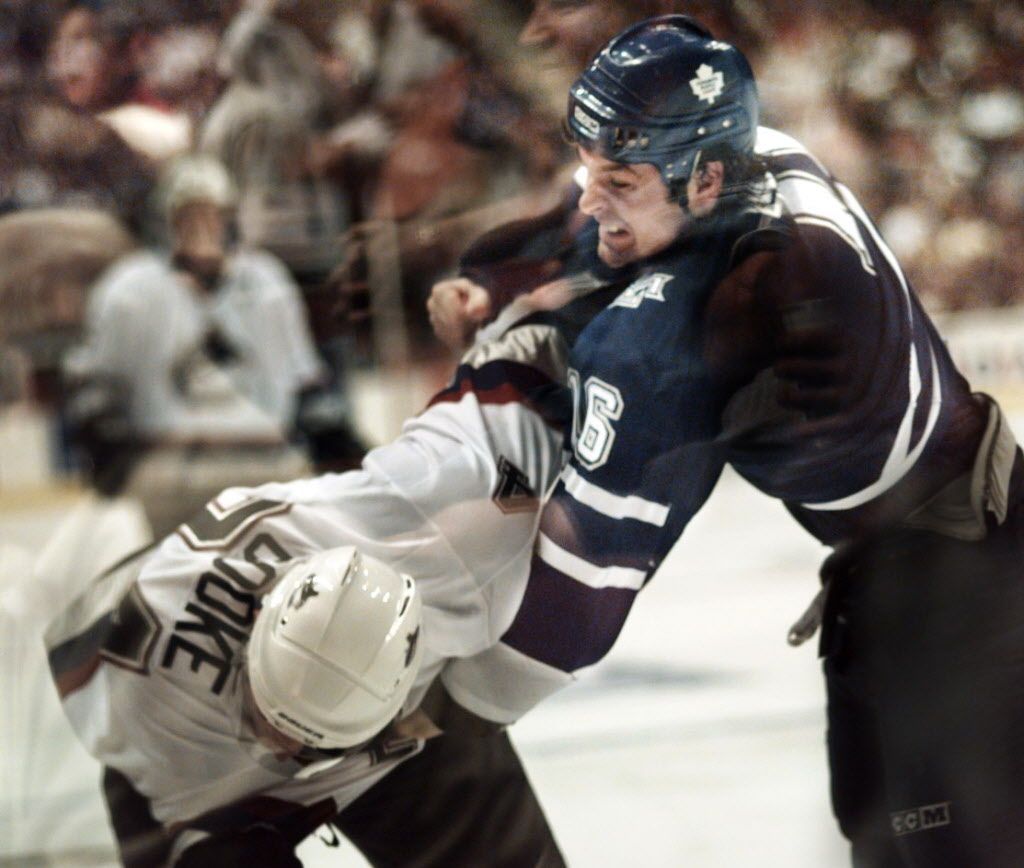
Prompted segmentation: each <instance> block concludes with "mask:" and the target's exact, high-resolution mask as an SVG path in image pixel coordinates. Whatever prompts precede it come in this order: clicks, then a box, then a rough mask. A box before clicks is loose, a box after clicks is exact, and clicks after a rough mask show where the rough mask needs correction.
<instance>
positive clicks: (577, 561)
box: [537, 533, 647, 591]
mask: <svg viewBox="0 0 1024 868" xmlns="http://www.w3.org/2000/svg"><path fill="white" fill-rule="evenodd" d="M537 556H538V557H539V558H540V559H541V560H542V561H544V563H546V564H548V565H549V566H552V567H554V568H555V569H556V570H558V571H559V572H560V573H565V575H567V576H569V577H570V578H573V579H575V580H576V581H577V582H580V583H582V584H584V585H587V586H588V587H590V588H595V589H600V588H626V589H628V590H631V591H639V590H640V589H641V588H642V587H643V586H644V581H645V579H646V578H647V574H646V573H645V572H644V571H643V570H634V569H632V568H631V567H617V566H610V567H599V566H597V565H596V564H592V563H590V561H585V560H584V559H583V558H581V557H579V556H578V555H574V554H573V553H572V552H569V551H566V550H565V549H563V548H562V547H561V546H560V545H558V543H556V542H555V541H554V540H552V539H551V538H550V537H548V536H546V535H545V534H544V533H539V534H537Z"/></svg>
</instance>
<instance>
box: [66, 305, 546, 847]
mask: <svg viewBox="0 0 1024 868" xmlns="http://www.w3.org/2000/svg"><path fill="white" fill-rule="evenodd" d="M565 360H566V351H565V347H564V345H563V343H562V340H561V338H559V337H558V336H557V335H556V333H555V331H554V330H553V329H552V328H550V327H547V326H540V325H534V326H522V327H520V328H517V329H514V330H512V331H511V332H509V333H508V334H507V335H506V336H504V337H503V338H502V339H500V340H499V341H496V342H493V343H491V344H488V345H486V346H482V347H479V348H476V349H474V350H472V351H471V352H470V353H469V354H468V355H467V356H466V358H464V359H463V362H462V364H461V365H460V366H459V368H458V370H457V371H456V374H455V377H454V379H453V381H452V383H451V385H450V386H449V387H448V388H446V389H444V390H443V391H442V392H440V393H439V394H438V395H437V396H435V398H434V399H433V401H432V402H431V404H430V405H429V406H428V408H427V409H426V410H425V411H424V412H423V413H422V414H420V415H419V416H417V417H415V418H414V419H412V420H410V421H409V422H407V423H406V425H405V427H404V428H403V431H402V433H401V435H400V436H399V437H398V438H397V439H396V440H395V441H394V442H393V443H390V444H388V445H385V446H382V447H379V448H377V449H375V450H373V451H372V452H370V453H369V454H368V455H367V457H366V459H365V461H364V463H363V467H362V469H361V470H358V471H353V472H349V473H345V474H340V475H338V474H332V475H326V476H321V477H317V478H313V479H306V480H298V481H294V482H289V483H271V484H267V485H263V486H260V487H258V488H252V489H241V488H236V489H229V490H227V491H225V492H224V493H223V494H222V495H221V496H219V497H218V498H216V499H215V500H214V501H212V502H211V503H209V504H208V505H207V507H206V508H205V510H204V511H202V512H201V513H200V514H199V515H198V516H196V517H195V518H193V519H192V520H191V521H189V522H187V523H186V524H183V525H182V526H180V527H179V528H178V529H177V531H176V532H175V533H173V534H172V535H170V536H169V537H167V538H166V539H165V540H164V541H163V542H162V543H161V544H160V545H159V546H158V547H157V548H155V549H153V550H150V551H149V552H147V553H144V554H142V555H140V556H137V557H136V558H134V559H133V560H130V561H129V562H127V563H126V564H124V565H122V566H121V567H119V568H116V569H115V570H113V571H111V572H108V573H107V574H106V575H105V576H103V577H101V578H100V579H99V580H97V581H96V582H95V583H93V584H92V585H91V587H90V588H89V589H88V590H87V592H86V593H85V594H84V595H83V596H81V597H80V598H78V599H77V600H76V601H75V602H74V603H73V604H72V605H71V607H70V608H69V609H68V610H67V611H66V612H65V613H64V614H63V615H62V616H60V617H59V618H58V619H57V620H56V621H55V622H54V623H53V624H52V625H51V627H50V629H49V631H48V633H47V647H48V650H49V658H50V665H51V669H52V672H53V675H54V679H55V681H56V683H57V687H58V692H59V693H60V695H61V697H62V700H63V704H64V709H65V711H66V713H67V715H68V717H69V719H70V720H71V722H72V725H73V726H74V728H75V730H76V731H77V733H78V735H79V737H80V738H81V739H82V741H83V742H84V744H85V745H86V747H87V748H88V749H89V751H90V752H91V753H92V754H93V755H94V756H96V757H97V758H98V759H99V760H100V761H101V762H103V763H104V764H105V765H107V766H110V767H112V768H115V769H117V770H118V771H120V772H121V773H123V774H124V775H126V776H127V777H128V778H129V779H130V781H131V782H132V784H133V785H134V786H135V788H136V789H137V790H138V791H139V792H140V793H141V794H143V795H144V796H145V797H146V798H147V799H148V800H149V802H150V807H151V810H152V812H153V815H154V816H155V817H156V819H157V820H159V821H160V822H161V823H162V824H164V826H165V827H167V828H168V829H169V830H171V831H172V832H174V833H177V832H179V831H182V830H189V833H188V835H186V836H184V837H181V836H179V844H178V846H177V851H178V852H180V849H181V846H182V844H181V842H183V841H184V842H190V841H191V840H195V836H196V832H195V830H201V829H204V828H208V824H204V817H209V816H210V815H211V812H213V811H215V810H216V811H220V810H221V809H223V808H224V807H225V806H230V805H239V804H244V803H246V802H250V803H251V802H253V800H256V801H261V803H262V804H263V805H264V806H265V805H266V804H268V800H271V801H275V802H283V803H287V804H291V805H311V804H313V803H316V802H319V801H321V800H323V799H331V800H333V803H334V806H335V807H336V808H338V809H340V808H341V807H344V806H345V805H346V804H348V803H349V802H350V801H352V800H353V799H354V798H355V797H357V796H358V795H359V794H360V793H362V792H363V791H365V790H366V789H367V788H369V786H371V785H372V784H373V783H374V782H375V781H377V780H378V779H379V778H381V777H382V776H383V775H384V774H386V772H387V771H388V770H389V769H390V768H392V767H393V766H394V765H395V764H397V762H399V761H400V760H401V758H403V757H404V756H407V755H410V754H411V753H412V752H415V749H416V748H417V745H408V744H407V745H405V747H404V752H403V750H399V751H398V752H397V753H389V751H391V750H393V749H394V747H395V746H394V745H390V746H389V745H384V746H382V745H379V744H378V745H376V746H375V747H374V749H369V750H366V751H363V752H360V753H357V754H355V755H351V756H348V757H346V758H344V759H342V760H340V761H337V762H335V763H334V764H331V765H329V766H328V767H326V768H324V767H316V766H309V767H305V768H304V767H302V766H301V765H300V764H299V763H297V762H296V761H295V760H285V761H278V760H276V759H274V758H273V756H271V755H269V754H268V753H267V752H266V750H265V749H263V748H262V747H260V746H259V745H258V743H256V742H255V741H254V740H253V739H252V738H251V737H248V736H247V732H246V730H245V726H244V723H242V716H243V715H242V708H243V703H242V698H241V692H242V691H241V690H240V689H239V688H238V684H237V681H238V679H237V677H236V676H237V674H238V670H239V666H240V654H239V651H240V649H242V648H243V647H244V646H245V644H246V642H247V640H248V637H249V633H250V630H251V627H252V624H253V620H254V616H255V614H256V612H257V609H258V606H259V601H260V599H261V597H262V595H263V594H264V593H266V592H267V590H268V589H269V588H270V587H272V586H273V584H274V583H275V582H276V581H277V580H278V578H279V577H280V575H282V574H283V572H284V571H285V569H286V568H287V566H288V565H289V564H290V563H291V562H292V561H293V560H294V559H296V558H301V557H304V556H306V555H309V554H311V553H313V552H317V551H321V550H323V549H327V548H333V547H336V546H340V545H349V544H352V545H355V546H357V547H359V548H360V549H361V550H362V551H363V552H365V553H367V554H370V555H372V556H374V557H377V558H380V559H381V560H383V561H385V562H387V563H389V564H390V565H392V566H393V567H395V568H396V569H398V570H400V571H402V572H405V573H408V574H409V575H411V576H412V577H413V578H415V579H416V581H417V582H418V583H419V587H420V589H421V592H422V595H423V601H424V628H423V634H422V641H423V643H424V646H425V653H424V663H423V667H422V670H421V673H420V675H419V677H418V679H417V681H416V684H415V686H414V688H413V691H412V693H411V695H410V697H409V700H408V702H407V704H406V708H405V710H406V711H408V710H411V709H412V708H414V707H415V706H416V705H417V704H418V703H419V701H420V700H421V699H422V697H423V694H424V693H425V692H426V689H427V687H428V685H429V683H430V682H431V681H432V680H433V678H434V677H435V676H436V675H437V674H438V673H439V672H440V671H441V670H442V668H443V667H444V666H445V661H446V660H448V659H450V658H452V657H459V656H469V655H473V654H475V653H477V652H479V651H481V650H483V649H485V648H487V647H489V646H490V645H491V644H493V643H494V642H495V641H497V639H498V637H499V636H501V634H502V633H503V631H504V630H505V629H506V628H507V627H508V625H509V623H510V621H511V618H512V616H513V614H514V612H515V610H516V608H517V606H518V604H519V600H520V597H521V595H522V593H523V589H524V587H525V581H526V576H527V573H528V568H529V561H530V554H531V550H532V546H533V538H534V535H535V532H536V524H537V516H538V510H539V505H540V500H541V498H542V496H543V495H544V493H545V492H546V491H547V489H548V488H549V487H550V486H551V484H552V483H553V482H554V480H555V478H556V477H557V474H558V471H559V468H560V465H561V458H562V454H561V444H562V436H561V433H560V430H559V424H558V423H559V420H560V419H561V415H560V414H561V411H562V407H563V405H562V401H563V398H564V393H563V390H562V387H561V385H560V384H561V383H563V382H564V374H565Z"/></svg>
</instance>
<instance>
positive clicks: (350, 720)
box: [247, 546, 422, 750]
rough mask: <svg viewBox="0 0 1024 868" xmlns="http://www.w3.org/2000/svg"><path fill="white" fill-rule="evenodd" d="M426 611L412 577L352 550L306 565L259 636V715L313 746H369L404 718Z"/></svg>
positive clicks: (252, 664) (265, 615)
mask: <svg viewBox="0 0 1024 868" xmlns="http://www.w3.org/2000/svg"><path fill="white" fill-rule="evenodd" d="M421 608H422V607H421V602H420V596H419V593H418V592H417V589H416V585H415V583H414V582H413V580H412V579H411V578H409V577H408V576H405V575H402V574H400V573H398V572H396V571H395V570H393V569H391V568H390V567H388V566H387V565H385V564H383V563H381V562H380V561H378V560H376V559H375V558H371V557H368V556H366V555H361V554H360V553H359V552H358V551H356V549H355V548H353V547H351V546H346V547H344V548H338V549H332V550H330V551H326V552H322V553H320V554H317V555H314V556H313V557H312V558H310V559H309V560H305V561H302V562H301V563H299V564H296V565H295V566H293V567H292V568H291V569H290V570H289V571H288V572H287V573H286V574H285V575H284V577H283V578H282V579H281V581H280V582H279V583H278V584H277V586H276V587H275V588H274V590H273V591H271V593H270V594H269V595H267V597H265V598H264V600H263V608H262V610H261V611H260V614H259V616H258V617H257V619H256V624H255V626H254V627H253V632H252V639H251V641H250V645H249V650H248V655H247V657H248V663H247V665H248V674H249V682H250V686H251V689H252V697H253V700H254V701H255V704H256V707H257V708H258V709H259V711H260V713H261V714H262V715H263V717H265V718H266V719H267V720H268V721H269V722H270V723H271V724H272V725H273V726H274V727H275V728H276V729H278V730H279V731H280V732H282V733H284V734H285V735H287V736H288V737H290V738H292V739H295V740H296V741H299V742H301V743H302V744H304V745H306V746H307V747H312V748H319V749H324V750H331V749H336V748H347V747H352V746H354V745H357V744H361V743H363V742H365V741H367V740H368V739H370V738H372V737H373V736H374V735H376V734H377V733H378V732H380V730H382V729H383V728H384V727H385V726H387V724H388V723H390V722H391V721H392V720H393V719H394V717H395V716H396V715H397V714H398V712H399V710H400V709H401V707H402V704H403V703H404V702H405V699H406V697H407V696H408V694H409V690H410V688H411V687H412V683H413V680H414V679H415V678H416V673H417V671H418V670H419V665H420V660H421V658H422V643H420V641H419V638H420V636H419V633H420V624H421Z"/></svg>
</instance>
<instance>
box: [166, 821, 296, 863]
mask: <svg viewBox="0 0 1024 868" xmlns="http://www.w3.org/2000/svg"><path fill="white" fill-rule="evenodd" d="M256 865H258V866H260V868H302V863H301V862H300V861H299V860H298V858H297V857H296V855H295V849H294V847H293V846H292V844H291V843H290V842H289V841H288V839H287V838H286V837H285V836H284V835H283V834H282V833H281V832H279V831H278V830H277V829H275V828H274V827H273V826H270V825H264V824H257V825H254V826H249V827H248V828H245V829H242V830H240V831H237V832H231V833H228V834H224V835H214V836H213V837H210V838H206V839H204V840H202V841H200V842H199V843H198V844H193V845H192V846H191V847H189V848H188V849H187V850H186V851H185V852H184V853H182V855H181V857H180V858H179V859H178V860H177V861H176V862H175V863H174V868H253V866H256Z"/></svg>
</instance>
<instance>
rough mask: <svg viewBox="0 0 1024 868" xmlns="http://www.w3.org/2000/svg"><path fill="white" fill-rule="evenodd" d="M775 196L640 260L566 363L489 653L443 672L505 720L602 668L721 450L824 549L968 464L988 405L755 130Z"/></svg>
mask: <svg viewBox="0 0 1024 868" xmlns="http://www.w3.org/2000/svg"><path fill="white" fill-rule="evenodd" d="M759 151H760V152H761V154H762V155H763V156H764V157H765V159H766V160H767V162H768V164H769V168H770V172H771V175H772V177H773V178H774V182H775V184H776V185H777V197H776V199H775V207H774V213H773V209H772V208H762V209H760V210H755V209H753V208H751V209H748V210H747V211H745V212H743V213H736V212H735V211H732V212H729V211H724V212H723V213H721V214H719V215H718V216H717V217H716V216H714V215H713V216H712V217H711V218H710V219H708V220H706V221H704V222H702V223H701V224H698V225H697V226H696V227H695V228H694V229H693V230H692V231H690V232H688V233H687V234H686V235H685V236H684V237H683V238H682V239H680V240H679V241H678V242H677V243H676V244H675V245H674V246H673V247H671V248H670V249H668V250H666V251H664V252H663V253H661V254H660V255H658V256H656V257H654V258H653V259H651V260H649V261H647V262H645V263H643V267H642V269H641V271H640V272H639V273H638V274H637V276H636V277H635V279H634V280H633V282H632V283H631V284H630V285H629V286H628V287H627V288H626V289H625V290H623V291H622V292H621V293H620V294H619V295H618V296H617V297H616V298H615V300H614V301H612V302H611V304H609V305H608V306H607V307H606V308H605V309H604V310H602V311H601V312H600V313H599V314H597V315H596V316H595V317H594V318H593V320H591V321H590V323H589V324H588V325H587V326H586V328H585V329H584V330H583V331H582V332H581V334H580V335H579V338H578V339H577V340H576V342H575V345H574V348H573V350H572V354H571V356H570V367H571V371H570V386H571V388H572V392H573V398H574V405H575V412H574V420H573V426H572V436H571V441H572V455H571V459H570V461H569V463H568V464H567V466H566V467H565V469H564V472H563V473H562V475H561V478H560V480H559V482H558V484H557V486H556V488H555V490H554V491H553V493H552V495H551V497H550V500H549V502H548V504H547V506H546V508H545V510H544V513H543V516H542V519H541V527H540V533H539V536H538V540H537V546H536V550H535V553H534V558H533V562H532V567H531V569H532V572H531V576H530V580H529V583H528V585H527V589H526V592H525V596H524V598H523V601H522V604H521V606H520V609H519V611H518V614H517V615H516V617H515V620H514V621H513V623H512V624H511V626H510V627H509V629H508V631H507V632H506V634H505V635H504V637H503V638H502V642H501V643H499V645H498V646H497V647H495V648H494V649H491V650H490V651H488V652H485V653H484V655H481V657H480V658H479V659H476V660H470V661H460V663H459V664H458V665H457V666H456V667H453V670H452V671H451V672H449V673H446V675H445V683H446V685H447V686H448V689H449V691H450V692H451V693H452V694H453V696H455V698H456V699H457V700H459V701H460V702H462V703H463V704H465V705H466V706H467V707H469V708H470V709H471V710H473V711H475V712H477V713H478V714H481V715H483V716H486V717H491V718H492V719H496V720H503V721H510V720H514V719H515V718H516V717H518V716H519V715H520V714H521V713H522V712H523V711H525V710H526V709H527V708H529V707H531V706H532V705H533V704H534V703H535V702H537V701H539V699H540V698H542V697H543V696H544V695H546V694H547V693H550V692H551V691H552V690H553V689H556V688H557V687H559V686H561V684H562V683H564V682H565V681H566V680H568V674H569V673H572V672H574V671H576V670H578V669H580V668H581V667H584V666H588V665H590V664H593V663H595V662H596V661H597V660H599V659H600V658H601V657H602V656H603V655H604V654H605V653H606V652H607V651H608V650H609V649H610V647H611V645H612V644H613V642H614V640H615V638H616V637H617V636H618V633H619V631H620V629H621V627H622V625H623V623H624V622H625V619H626V616H627V614H628V612H629V609H630V607H631V605H632V603H633V600H634V598H635V596H636V594H637V592H638V591H639V590H640V589H641V588H642V587H643V585H644V584H645V583H646V582H647V581H648V580H649V579H650V578H651V576H652V575H653V573H654V572H655V570H657V568H658V566H659V565H660V563H661V562H662V560H663V559H664V557H665V556H666V555H667V553H668V551H669V549H670V548H671V547H672V545H673V544H674V543H675V541H676V540H677V539H678V538H679V535H680V534H681V533H682V531H683V529H684V528H685V527H686V525H687V524H688V522H689V521H690V519H691V518H692V517H693V515H694V514H695V513H696V512H697V510H698V509H700V507H701V506H702V505H703V503H704V502H705V500H706V499H707V497H708V495H709V494H710V493H711V490H712V488H713V487H714V485H715V483H716V481H717V479H718V477H719V474H720V473H721V471H722V468H723V467H724V465H725V463H727V462H729V463H731V464H732V465H733V466H734V467H735V469H736V470H737V471H738V472H739V473H740V474H741V475H743V476H744V477H745V478H746V479H748V480H749V481H750V482H752V483H753V484H754V485H755V486H757V487H758V488H759V489H760V490H761V491H763V492H765V493H766V494H769V495H771V496H773V497H776V498H779V499H781V500H782V501H784V502H785V503H786V505H787V507H788V508H789V509H790V511H791V512H792V513H793V514H794V515H795V516H796V517H797V519H798V520H799V521H800V522H801V523H802V524H803V525H804V526H805V527H807V528H808V529H809V530H810V531H811V532H812V533H813V534H814V535H815V536H816V537H817V538H818V539H820V540H821V541H823V542H826V543H830V544H832V543H836V542H838V541H840V540H842V539H845V538H851V537H856V536H859V535H862V534H864V533H868V532H871V530H873V529H875V528H877V527H879V526H882V525H885V524H887V523H891V522H894V521H898V520H899V519H900V518H902V517H904V516H906V515H907V514H908V513H909V512H910V511H911V510H912V509H913V508H914V507H916V506H918V505H920V504H921V503H922V502H924V500H925V499H927V498H928V497H929V496H930V495H931V494H933V493H934V492H936V491H937V490H938V489H939V488H941V487H942V486H943V485H945V484H946V483H948V482H949V481H950V480H951V479H952V478H954V477H955V476H957V475H959V474H961V473H963V472H964V471H965V470H966V469H967V468H968V467H969V466H970V464H971V462H972V461H973V457H974V453H975V451H976V449H977V445H978V442H979V440H980V437H981V433H982V429H983V427H984V415H985V411H984V409H983V408H982V407H981V406H980V405H979V404H978V403H976V402H975V400H974V399H973V398H972V397H971V394H970V391H969V388H968V385H967V383H966V381H965V380H964V379H963V378H962V377H961V376H960V375H959V373H958V372H957V371H956V369H955V367H954V366H953V364H952V362H951V360H950V358H949V355H948V353H947V352H946V349H945V347H944V346H943V343H942V341H941V339H940V338H939V336H938V335H937V333H936V331H935V329H934V327H933V326H932V324H931V322H930V321H929V319H928V317H927V316H926V314H925V312H924V310H923V309H922V307H921V305H920V304H919V302H918V301H917V299H916V298H915V296H914V295H913V292H912V291H911V289H910V287H909V286H908V285H907V282H906V279H905V277H904V275H903V273H902V271H901V270H900V268H899V265H898V264H897V263H896V261H895V259H894V257H893V255H892V254H891V252H890V251H889V250H888V248H887V247H886V246H885V244H884V242H883V241H882V239H881V238H880V237H879V235H878V233H877V231H876V230H875V228H874V227H873V226H872V224H871V222H870V220H869V219H868V218H867V216H866V215H865V214H864V213H863V211H862V210H861V208H860V206H859V205H858V203H857V202H856V200H855V199H854V197H853V196H852V195H851V194H850V193H849V191H848V190H846V189H845V188H844V187H842V186H841V185H840V184H838V183H837V182H836V181H835V180H834V179H832V178H831V176H830V175H829V174H828V172H827V171H826V170H825V169H824V168H823V167H822V166H821V165H820V164H818V163H817V161H815V160H814V158H813V157H811V156H810V155H809V154H808V153H807V152H806V151H804V150H803V149H802V148H801V147H800V146H799V145H798V143H796V142H795V141H794V140H792V139H789V138H788V137H785V136H782V135H781V134H777V133H774V132H773V131H765V130H762V133H761V136H760V138H759Z"/></svg>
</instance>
